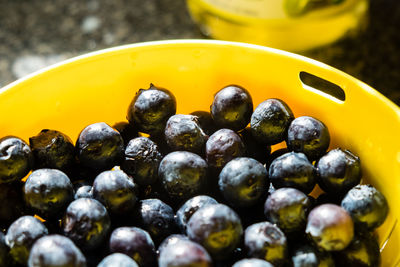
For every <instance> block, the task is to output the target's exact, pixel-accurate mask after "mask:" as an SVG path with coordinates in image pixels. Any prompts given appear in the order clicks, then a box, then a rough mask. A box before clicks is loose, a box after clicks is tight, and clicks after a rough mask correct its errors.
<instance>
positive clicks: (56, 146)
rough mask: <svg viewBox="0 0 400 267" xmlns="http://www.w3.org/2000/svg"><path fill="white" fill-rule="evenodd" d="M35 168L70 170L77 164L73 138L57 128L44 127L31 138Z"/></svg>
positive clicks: (30, 143)
mask: <svg viewBox="0 0 400 267" xmlns="http://www.w3.org/2000/svg"><path fill="white" fill-rule="evenodd" d="M29 145H30V147H31V150H32V154H33V157H34V161H35V167H34V168H35V169H42V168H49V169H59V170H61V171H63V172H69V171H70V170H71V168H72V167H73V166H74V164H75V147H74V144H73V143H72V141H71V139H70V138H69V137H68V136H67V135H65V134H63V133H61V132H59V131H56V130H49V129H44V130H42V131H41V132H40V133H39V134H38V135H36V136H33V137H31V138H29Z"/></svg>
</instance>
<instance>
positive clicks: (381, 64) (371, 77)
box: [0, 0, 400, 105]
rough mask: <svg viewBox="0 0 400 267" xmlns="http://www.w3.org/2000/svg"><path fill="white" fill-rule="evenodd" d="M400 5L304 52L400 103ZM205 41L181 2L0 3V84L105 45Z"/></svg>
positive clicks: (375, 0) (374, 9)
mask: <svg viewBox="0 0 400 267" xmlns="http://www.w3.org/2000/svg"><path fill="white" fill-rule="evenodd" d="M399 26H400V2H398V1H394V0H371V4H370V22H369V25H368V27H367V29H366V30H365V31H364V32H363V33H361V34H360V35H359V36H358V37H357V38H353V39H351V38H348V39H344V40H342V41H339V42H337V43H335V44H332V45H330V46H328V47H324V48H320V49H317V50H314V51H309V52H307V53H306V54H305V55H306V56H309V57H311V58H314V59H316V60H320V61H322V62H324V63H327V64H329V65H331V66H333V67H336V68H338V69H340V70H342V71H344V72H347V73H348V74H350V75H352V76H354V77H356V78H358V79H360V80H362V81H364V82H365V83H367V84H369V85H370V86H372V87H374V88H375V89H377V90H378V91H380V92H381V93H382V94H384V95H385V96H387V97H388V98H389V99H391V100H392V101H393V102H395V103H396V104H398V105H400V34H399ZM190 38H204V36H202V35H201V34H200V32H199V31H198V29H197V27H196V25H194V23H193V22H192V21H191V19H190V17H189V15H188V13H187V10H186V7H185V1H183V0H146V1H142V0H113V1H106V0H86V1H82V0H80V1H78V0H68V1H62V0H13V1H11V0H0V87H1V86H4V85H6V84H8V83H10V82H12V81H14V80H15V79H17V78H20V77H22V76H25V75H26V74H28V73H31V72H32V71H35V70H37V69H39V68H41V67H45V66H47V65H50V64H53V63H56V62H58V61H61V60H64V59H66V58H70V57H73V56H76V55H80V54H83V53H86V52H90V51H94V50H99V49H103V48H107V47H112V46H117V45H122V44H128V43H135V42H143V41H152V40H165V39H190Z"/></svg>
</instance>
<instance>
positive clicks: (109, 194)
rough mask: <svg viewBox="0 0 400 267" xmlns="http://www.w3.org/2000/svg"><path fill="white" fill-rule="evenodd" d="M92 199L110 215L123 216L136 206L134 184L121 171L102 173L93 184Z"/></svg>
mask: <svg viewBox="0 0 400 267" xmlns="http://www.w3.org/2000/svg"><path fill="white" fill-rule="evenodd" d="M93 197H94V198H95V199H97V200H98V201H100V202H101V203H102V204H103V205H104V206H105V207H106V208H107V210H108V212H109V213H111V214H117V215H123V214H127V213H130V212H132V211H133V208H134V206H135V204H136V200H137V197H136V193H135V184H134V183H133V181H132V179H131V178H129V176H128V175H127V174H126V173H125V172H123V171H121V170H115V171H104V172H102V173H100V174H99V175H97V177H96V179H95V180H94V182H93Z"/></svg>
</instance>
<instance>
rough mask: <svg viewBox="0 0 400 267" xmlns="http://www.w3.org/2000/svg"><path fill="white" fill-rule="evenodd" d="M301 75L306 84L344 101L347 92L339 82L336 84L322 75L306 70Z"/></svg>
mask: <svg viewBox="0 0 400 267" xmlns="http://www.w3.org/2000/svg"><path fill="white" fill-rule="evenodd" d="M299 76H300V80H301V82H302V83H303V84H304V85H307V86H309V87H311V88H313V89H316V90H318V91H321V92H323V93H325V94H328V95H330V96H333V97H334V98H336V99H338V100H341V101H344V100H345V99H346V94H345V93H344V91H343V89H342V88H341V87H340V86H339V85H337V84H334V83H332V82H330V81H327V80H325V79H323V78H321V77H318V76H315V75H313V74H311V73H308V72H305V71H301V72H300V75H299Z"/></svg>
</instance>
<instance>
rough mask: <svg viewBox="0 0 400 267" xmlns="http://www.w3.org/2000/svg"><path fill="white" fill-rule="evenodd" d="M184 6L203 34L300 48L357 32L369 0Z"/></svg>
mask: <svg viewBox="0 0 400 267" xmlns="http://www.w3.org/2000/svg"><path fill="white" fill-rule="evenodd" d="M187 6H188V10H189V12H190V14H191V16H192V18H193V19H194V21H195V22H196V23H197V24H198V25H199V26H200V29H201V31H202V32H203V33H204V34H205V35H207V36H210V37H212V38H215V39H222V40H230V41H241V42H248V43H255V44H261V45H267V46H270V47H274V48H279V49H283V50H288V51H295V52H299V51H305V50H309V49H312V48H316V47H319V46H323V45H327V44H330V43H332V42H334V41H336V40H338V39H340V38H342V37H344V36H346V35H348V34H349V33H354V32H357V31H358V29H360V28H361V27H362V26H363V25H364V23H365V17H366V14H367V11H368V0H187Z"/></svg>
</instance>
